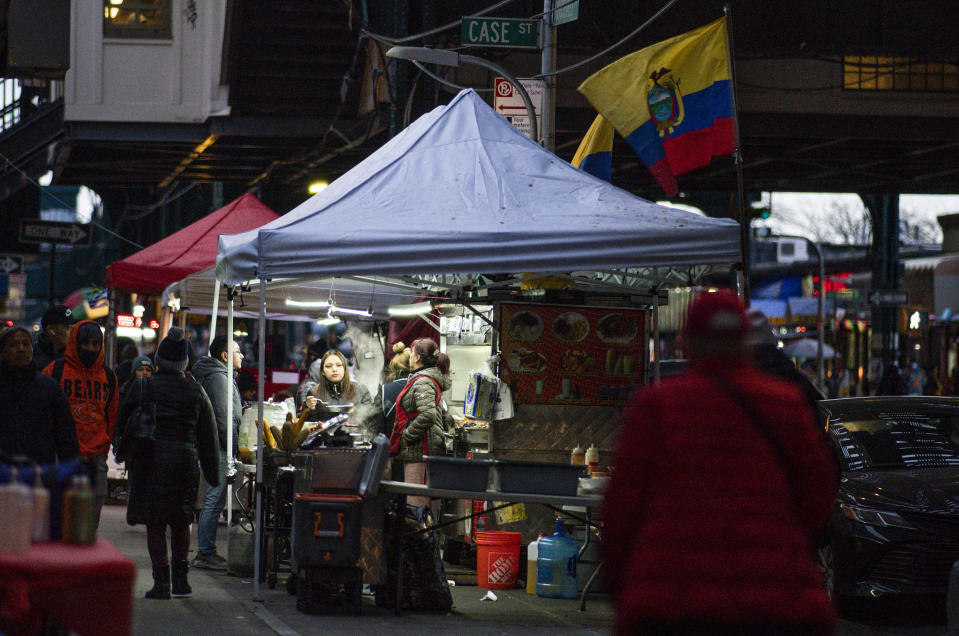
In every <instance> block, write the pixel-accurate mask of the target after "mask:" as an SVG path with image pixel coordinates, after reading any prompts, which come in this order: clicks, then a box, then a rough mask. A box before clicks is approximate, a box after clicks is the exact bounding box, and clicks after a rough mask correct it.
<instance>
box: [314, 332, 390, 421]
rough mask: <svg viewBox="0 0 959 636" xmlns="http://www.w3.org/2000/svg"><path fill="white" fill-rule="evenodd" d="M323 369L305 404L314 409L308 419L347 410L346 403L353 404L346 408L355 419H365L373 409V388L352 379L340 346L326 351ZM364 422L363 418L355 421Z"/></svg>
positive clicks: (332, 415) (322, 419)
mask: <svg viewBox="0 0 959 636" xmlns="http://www.w3.org/2000/svg"><path fill="white" fill-rule="evenodd" d="M321 360H322V371H321V373H320V377H319V379H318V381H317V383H316V386H314V387H313V388H312V389H310V392H309V393H308V394H307V396H306V400H305V405H306V408H307V409H309V411H310V413H309V415H307V417H306V419H307V420H310V421H325V420H328V419H330V418H332V417H334V416H336V415H340V414H341V413H343V412H344V410H343V408H336V407H337V406H340V407H342V406H343V405H345V404H350V405H352V408H350V409H349V410H347V411H345V412H347V413H350V414H351V416H352V417H351V419H352V420H356V419H365V418H366V415H364V412H365V413H366V414H369V413H370V412H371V411H372V406H373V398H372V397H370V390H369V389H367V388H366V387H365V386H363V385H362V384H357V383H356V382H353V381H352V380H350V372H349V369H348V368H347V366H346V358H345V357H344V356H343V354H342V353H340V352H339V351H338V350H336V349H330V350H328V351H327V352H326V353H324V354H323V357H322V358H321ZM353 423H354V424H359V425H361V424H362V422H361V421H360V422H353Z"/></svg>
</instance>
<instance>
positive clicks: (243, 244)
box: [216, 90, 739, 594]
mask: <svg viewBox="0 0 959 636" xmlns="http://www.w3.org/2000/svg"><path fill="white" fill-rule="evenodd" d="M738 260H739V226H738V224H737V223H736V222H734V221H732V220H730V219H712V218H706V217H702V216H698V215H695V214H692V213H689V212H684V211H680V210H675V209H671V208H668V207H664V206H660V205H656V204H654V203H651V202H649V201H646V200H643V199H640V198H639V197H636V196H634V195H632V194H630V193H628V192H625V191H623V190H620V189H618V188H616V187H614V186H612V185H610V184H609V183H606V182H604V181H601V180H599V179H596V178H594V177H592V176H590V175H587V174H585V173H583V172H581V171H579V170H577V169H575V168H573V167H572V166H570V165H569V164H567V163H566V162H564V161H562V160H561V159H559V158H558V157H556V156H555V155H553V154H551V153H549V152H548V151H546V150H544V149H543V148H541V147H540V146H538V145H536V144H535V143H533V142H531V141H530V140H528V139H526V138H525V137H524V136H523V135H521V134H520V133H518V131H516V130H515V128H513V127H512V126H511V125H509V124H508V123H507V122H506V121H505V120H504V119H503V118H502V117H500V116H499V115H497V114H496V113H495V112H494V111H493V110H492V109H490V108H489V106H488V105H486V104H485V102H483V100H482V99H480V98H479V97H478V96H477V95H476V93H475V92H473V91H470V90H467V91H463V92H461V93H460V94H459V95H457V96H456V98H454V99H453V101H452V102H451V103H450V104H448V105H446V106H442V107H439V108H437V109H435V110H433V111H431V112H430V113H427V114H426V115H424V116H423V117H421V118H419V119H418V120H416V121H415V122H414V123H413V124H411V125H410V126H409V127H408V128H407V129H406V130H404V131H403V132H402V133H400V134H399V135H397V136H396V137H395V138H394V139H393V140H391V141H390V143H388V144H386V145H385V146H383V147H382V148H380V149H379V150H377V151H376V152H374V153H373V154H372V155H370V156H369V157H368V158H367V159H365V160H364V161H363V162H361V163H360V164H358V165H357V166H356V167H355V168H353V169H352V170H350V171H349V172H348V173H346V174H345V175H343V176H342V177H340V178H339V179H337V180H336V181H334V182H333V183H332V184H331V185H330V186H329V187H328V188H326V189H325V190H324V191H322V192H320V193H318V194H316V195H315V196H313V197H312V198H310V199H309V200H307V201H306V202H304V203H303V204H301V205H300V206H298V207H297V208H295V209H293V210H292V211H290V212H288V213H287V214H286V215H284V216H282V217H281V218H280V219H278V220H277V221H274V222H271V223H268V224H266V225H265V226H263V227H261V228H259V229H257V230H253V231H249V232H245V233H242V234H236V235H222V236H221V237H220V240H219V251H218V257H217V269H216V275H217V279H218V281H219V282H221V283H223V284H224V285H227V286H228V287H229V288H230V289H234V288H235V287H236V286H240V285H250V284H252V283H253V282H254V281H257V282H259V281H260V280H266V281H268V282H267V283H266V284H263V285H258V286H257V289H258V291H256V292H253V291H251V293H250V294H248V298H249V296H254V297H256V296H258V297H259V302H258V309H259V312H260V333H261V336H262V333H263V328H264V327H263V325H264V322H265V318H266V312H267V291H268V287H272V288H279V287H282V286H283V285H284V284H287V283H305V282H307V281H310V280H316V279H319V278H324V277H326V278H330V277H333V278H336V277H340V278H342V279H344V280H348V281H357V282H364V283H368V284H370V285H372V286H374V287H375V289H374V290H371V292H370V296H369V297H367V298H366V299H364V301H363V302H362V304H358V305H354V306H352V307H349V306H346V305H345V303H344V302H343V301H342V299H340V298H337V299H336V301H337V302H334V299H333V298H332V297H331V298H330V304H331V305H333V306H334V307H331V308H330V309H329V311H330V312H331V313H335V312H336V308H340V309H352V310H353V311H354V312H355V311H366V310H367V307H369V305H370V304H372V303H374V302H376V299H377V296H378V294H379V293H380V292H381V291H383V290H387V289H400V290H407V291H411V292H416V293H429V294H442V295H443V296H444V297H445V298H447V299H449V300H450V301H451V302H455V303H459V304H462V305H464V306H466V307H469V306H471V305H473V304H474V303H482V302H485V301H487V300H490V299H493V298H494V297H495V295H496V294H497V293H499V292H498V291H497V290H501V289H511V290H514V291H515V290H519V291H524V290H523V289H522V287H523V282H526V281H529V280H532V279H536V278H540V277H543V276H552V275H558V276H567V277H572V279H573V280H574V281H575V287H576V289H574V290H571V291H569V292H568V293H570V294H572V295H573V296H576V295H579V298H578V300H579V304H583V302H582V301H583V300H584V299H585V298H586V297H587V295H588V297H589V298H590V302H589V303H587V304H590V305H593V304H595V305H598V306H600V307H604V306H606V305H607V303H604V302H599V299H601V298H602V297H603V295H604V294H605V295H609V296H615V298H616V299H617V302H621V301H622V300H623V299H624V298H625V299H626V305H625V306H624V307H622V311H619V308H617V310H616V311H607V312H606V313H604V314H602V315H600V314H597V315H596V317H595V320H596V321H602V320H604V317H605V316H606V315H607V314H610V313H623V312H625V311H627V310H628V308H629V307H635V306H636V305H640V306H642V305H644V304H648V305H649V306H652V303H653V302H658V300H657V299H658V298H659V291H660V290H661V289H663V288H665V287H666V286H668V285H669V284H670V283H671V282H674V281H683V282H685V281H689V280H690V279H694V278H695V277H696V276H697V275H698V274H701V273H703V272H704V271H706V270H707V269H708V268H709V267H710V266H713V265H722V266H726V265H728V264H730V263H735V262H737V261H738ZM526 291H529V292H531V293H530V294H529V297H530V298H532V299H537V298H540V295H539V294H538V293H536V292H537V290H536V289H535V288H534V289H532V290H526ZM540 291H545V292H549V291H550V290H540ZM554 296H555V295H554ZM560 296H561V295H560ZM543 297H545V298H546V299H549V298H550V297H551V296H550V295H548V294H544V295H543ZM634 297H635V300H636V302H634V301H633V298H634ZM248 302H249V301H248ZM614 306H615V305H614ZM603 311H605V310H603ZM653 315H655V314H653ZM542 319H543V321H544V332H545V329H546V322H545V321H546V317H542ZM552 320H553V322H551V323H550V329H552V328H553V325H554V323H555V318H553V319H552ZM606 320H608V321H613V320H614V319H613V318H608V319H606ZM595 324H596V328H597V329H598V328H599V322H596V323H595ZM603 324H604V325H606V327H604V332H605V333H607V334H609V335H610V336H612V337H614V338H616V337H619V338H622V337H624V336H623V335H622V333H621V332H620V331H619V326H618V323H615V322H614V323H603ZM592 327H593V326H592V325H591V326H590V328H592ZM572 328H573V329H577V327H572ZM642 328H643V334H644V335H643V340H644V342H645V340H646V338H645V334H646V333H648V332H649V329H650V327H647V323H646V322H645V321H644V322H643V323H642ZM651 328H652V331H653V332H655V324H653V325H652V327H651ZM630 329H631V328H630ZM637 329H638V327H637ZM560 331H561V332H562V333H567V332H566V331H565V330H564V328H563V327H560ZM553 333H555V332H553ZM575 333H576V332H575V331H574V332H572V334H573V335H575ZM638 336H639V331H637V337H638ZM259 340H260V343H261V347H262V346H263V345H262V343H263V338H262V337H261V338H260V339H259ZM517 344H518V343H517ZM594 344H595V343H594ZM604 344H607V345H608V346H606V348H605V349H602V348H599V345H596V347H597V348H596V349H595V350H594V353H590V351H589V350H585V349H583V351H584V352H585V355H586V356H587V357H592V358H594V360H593V365H594V367H593V368H599V367H598V366H597V365H600V364H601V365H603V368H605V365H606V359H605V356H606V355H607V352H608V351H609V350H615V351H614V356H615V355H619V358H617V359H615V360H613V366H612V369H613V370H614V371H620V372H621V373H622V377H621V378H620V380H622V381H623V382H626V383H627V386H628V381H632V378H631V377H630V375H631V374H632V375H635V374H636V373H637V370H638V369H641V368H642V366H641V363H640V361H639V360H638V359H637V354H636V353H626V350H627V349H629V347H628V346H627V347H625V348H624V349H623V350H622V353H621V354H620V348H619V345H618V344H616V343H604ZM523 346H524V347H525V348H526V349H528V350H529V351H531V352H534V353H535V352H537V351H536V349H535V347H534V346H532V343H526V344H524V345H523ZM536 346H538V345H536ZM518 348H519V347H517V349H518ZM637 351H638V350H637ZM642 351H643V352H644V353H642V354H641V355H642V358H643V360H644V361H645V358H646V354H645V345H644V346H643V348H642ZM512 353H517V351H516V350H515V349H514V350H513V352H512ZM517 355H520V356H522V354H519V353H517ZM544 355H545V354H544ZM562 355H563V354H560V357H559V360H560V363H561V364H562V360H563V358H562ZM627 355H629V356H632V363H631V364H632V366H631V367H629V368H631V372H630V373H629V374H627V373H626V369H627V363H628V362H629V359H628V358H627V357H626V356H627ZM596 356H600V358H601V359H595V358H596ZM259 359H260V360H262V359H263V356H262V350H261V354H260V356H259ZM568 364H570V365H573V366H572V368H574V369H575V368H576V366H575V365H577V364H585V362H584V358H583V357H582V356H581V355H580V354H569V356H568ZM507 365H508V361H507ZM261 375H262V374H261ZM581 375H583V376H584V377H585V375H586V374H581ZM521 379H522V378H520V377H518V378H517V379H516V384H517V389H518V390H519V389H520V387H521V385H528V382H527V381H526V380H525V379H522V381H521ZM562 380H563V378H560V380H559V388H558V389H557V388H556V387H555V386H552V387H550V389H549V390H550V391H553V394H552V396H558V395H559V396H564V397H565V398H566V399H565V400H561V401H563V402H564V403H562V404H542V405H537V406H538V407H540V408H551V409H555V408H561V409H564V410H563V416H562V417H563V418H564V419H565V420H566V421H567V423H568V422H569V421H570V420H572V421H575V422H577V426H580V427H581V430H584V431H585V430H586V428H585V427H590V430H594V428H593V427H595V426H596V425H599V426H602V427H603V430H604V431H609V436H610V437H611V436H612V431H613V430H614V429H615V423H614V422H615V419H616V418H615V416H614V415H615V414H616V413H617V411H618V407H619V405H620V404H621V402H622V401H621V400H620V399H619V397H620V396H621V394H620V393H619V391H620V388H619V387H621V386H622V385H623V382H621V381H619V380H618V381H617V382H615V383H612V382H608V383H605V384H603V383H599V382H592V381H591V384H589V393H586V392H585V389H586V388H587V387H586V385H585V384H583V383H582V382H577V381H576V380H574V379H573V376H572V375H571V376H570V384H569V387H570V391H568V392H566V391H564V390H563V389H564V384H565V383H564V382H563V381H562ZM581 384H583V386H582V388H580V385H581ZM574 385H575V386H576V387H577V389H578V390H580V394H579V395H580V398H578V399H584V398H583V396H587V398H585V399H587V401H586V402H583V403H581V404H573V403H571V402H573V401H575V400H576V399H577V398H575V397H572V398H571V397H569V396H571V395H572V396H575V395H576V394H575V392H573V391H572V386H574ZM532 386H533V395H536V392H535V391H536V383H535V381H533V384H532ZM604 386H605V387H606V389H605V391H604V392H603V393H602V396H604V397H605V400H606V401H607V402H609V404H608V405H602V404H597V402H601V401H603V400H602V399H601V397H600V396H601V393H600V390H599V389H600V387H604ZM611 387H614V389H615V396H616V399H615V400H612V399H610V396H611V395H613V393H611V392H610V388H611ZM527 388H528V386H524V387H523V389H522V390H523V391H526V390H527ZM546 390H547V385H546V383H545V382H544V385H543V393H542V395H547V396H548V397H549V394H547V393H546ZM624 392H625V391H624ZM260 395H261V400H262V386H261V389H260ZM566 402H570V403H566ZM574 413H575V415H573V414H574ZM514 419H516V420H517V424H525V422H520V421H519V419H520V418H514ZM550 421H555V414H551V415H550ZM543 426H547V424H545V423H544V424H543ZM513 428H514V433H515V429H518V426H514V427H513ZM604 434H605V433H604ZM581 439H582V438H581ZM594 439H595V436H594ZM508 440H510V428H509V427H506V428H505V429H502V430H501V429H499V428H498V429H495V431H494V439H493V441H492V446H493V449H494V451H495V450H496V449H497V445H498V444H500V443H508ZM260 446H261V447H262V445H260ZM560 448H561V446H560V445H559V444H557V445H556V449H560ZM563 450H564V452H565V449H563ZM254 594H258V590H257V588H255V590H254Z"/></svg>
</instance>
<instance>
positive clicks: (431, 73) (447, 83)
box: [410, 60, 495, 93]
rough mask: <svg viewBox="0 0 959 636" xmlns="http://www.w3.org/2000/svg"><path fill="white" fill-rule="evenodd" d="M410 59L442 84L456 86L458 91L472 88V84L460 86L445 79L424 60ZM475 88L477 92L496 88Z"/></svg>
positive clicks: (488, 91)
mask: <svg viewBox="0 0 959 636" xmlns="http://www.w3.org/2000/svg"><path fill="white" fill-rule="evenodd" d="M410 61H411V62H413V64H415V65H416V68H418V69H420V70H421V71H423V73H424V74H426V75H428V76H429V77H431V78H433V79H434V80H436V81H437V82H439V83H440V84H443V85H444V86H449V87H450V88H455V89H456V90H458V91H461V90H463V89H466V88H472V87H471V86H460V85H459V84H454V83H453V82H450V81H448V80H445V79H443V78H442V77H440V76H439V75H437V74H436V73H433V72H431V71H430V70H429V69H427V68H426V66H425V65H424V64H423V63H422V62H420V61H419V60H410ZM473 90H474V91H476V92H477V93H491V92H492V91H493V90H495V89H492V88H473Z"/></svg>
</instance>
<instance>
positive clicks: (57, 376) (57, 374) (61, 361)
mask: <svg viewBox="0 0 959 636" xmlns="http://www.w3.org/2000/svg"><path fill="white" fill-rule="evenodd" d="M66 363H67V361H66V358H57V359H56V360H54V361H53V379H54V380H56V381H57V384H59V385H60V389H61V390H62V389H63V365H65V364H66ZM100 366H101V367H103V370H104V371H106V375H107V384H108V385H109V386H108V389H107V402H106V403H107V404H110V401H111V400H113V392H114V391H116V389H117V376H116V374H115V373H114V372H113V371H112V370H111V369H110V367H108V366H107V365H105V364H101V365H100Z"/></svg>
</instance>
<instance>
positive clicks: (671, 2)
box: [533, 0, 679, 78]
mask: <svg viewBox="0 0 959 636" xmlns="http://www.w3.org/2000/svg"><path fill="white" fill-rule="evenodd" d="M677 2H679V0H669V2H667V3H666V5H665V6H663V8H661V9H660V10H659V11H657V12H656V13H654V14H653V15H652V16H651V17H650V18H649V19H648V20H646V21H645V22H643V23H642V24H640V25H639V26H638V27H636V28H635V29H634V30H633V31H632V32H631V33H630V34H629V35H627V36H625V37H623V38H622V39H621V40H619V42H616V43H615V44H613V45H611V46H609V47H607V48H606V49H604V50H602V51H600V52H599V53H597V54H596V55H594V56H592V57H588V58H586V59H585V60H581V61H579V62H576V63H575V64H572V65H570V66H567V67H566V68H561V69H558V70H555V71H551V72H549V73H540V74H539V75H533V77H534V78H540V77H550V76H551V75H559V74H560V73H566V72H568V71H572V70H575V69H578V68H579V67H581V66H585V65H586V64H589V63H590V62H592V61H593V60H596V59H599V58H601V57H602V56H604V55H606V54H607V53H609V52H610V51H612V50H613V49H615V48H618V47H619V46H620V45H622V44H623V43H625V42H628V41H629V40H631V39H632V38H634V37H635V36H636V34H638V33H639V32H640V31H642V30H643V29H645V28H646V27H648V26H649V25H650V24H652V23H653V22H655V21H656V19H657V18H659V16H661V15H662V14H664V13H666V11H668V10H669V9H670V8H671V7H672V6H673V5H674V4H676V3H677Z"/></svg>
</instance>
